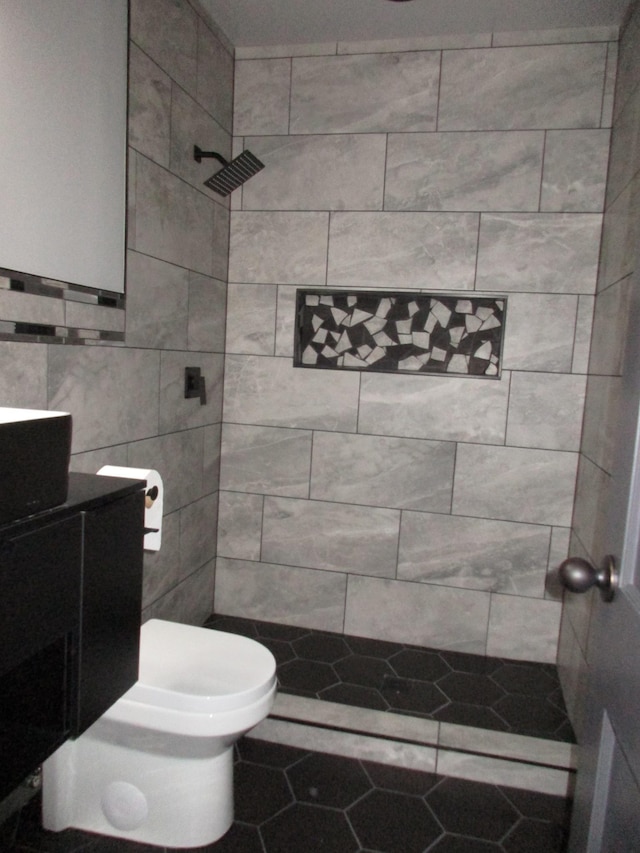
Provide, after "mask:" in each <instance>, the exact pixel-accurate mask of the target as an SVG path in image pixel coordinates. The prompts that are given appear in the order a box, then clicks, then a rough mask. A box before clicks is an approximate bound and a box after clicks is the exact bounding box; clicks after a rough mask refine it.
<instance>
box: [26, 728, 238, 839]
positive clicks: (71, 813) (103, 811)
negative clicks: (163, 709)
mask: <svg viewBox="0 0 640 853" xmlns="http://www.w3.org/2000/svg"><path fill="white" fill-rule="evenodd" d="M105 726H106V731H103V730H102V729H103V728H104V727H105ZM110 729H111V727H110V726H109V724H108V723H105V722H104V721H102V720H99V721H98V722H97V723H95V724H94V725H93V726H92V727H91V728H90V729H89V730H88V731H87V732H85V733H84V734H83V735H81V736H80V737H79V738H78V739H77V740H72V741H67V742H66V743H65V744H63V746H61V747H60V749H58V750H57V752H55V753H54V754H53V755H52V756H51V757H50V758H49V759H47V761H45V763H44V765H43V789H42V795H43V797H42V823H43V826H44V827H45V829H49V830H52V831H53V832H60V831H61V830H63V829H67V828H70V827H74V828H76V829H84V830H87V831H88V832H96V833H99V834H101V835H108V836H112V837H115V838H124V839H127V840H128V841H139V842H142V843H145V844H152V845H158V846H160V847H203V846H205V845H207V844H211V843H212V842H214V841H216V840H217V839H219V838H221V837H222V836H223V835H224V834H225V832H227V830H228V829H229V828H230V826H231V824H232V823H233V747H232V746H229V747H228V748H225V749H224V750H223V751H222V752H219V754H217V755H215V756H214V757H206V758H197V759H196V758H194V757H193V756H184V755H167V754H166V753H165V754H161V752H160V751H158V752H157V753H156V751H155V749H151V750H148V747H149V744H148V743H146V744H144V746H145V747H146V748H145V749H139V750H137V749H132V746H131V744H130V743H128V744H126V745H123V744H118V743H114V742H108V741H109V739H111V740H113V732H112V731H110ZM103 735H105V736H106V735H108V737H103ZM152 737H153V736H152ZM142 740H143V741H144V740H145V738H144V736H143V738H142ZM142 745H143V744H142V743H141V746H142Z"/></svg>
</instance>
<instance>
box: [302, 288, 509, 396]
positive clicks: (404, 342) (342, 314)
mask: <svg viewBox="0 0 640 853" xmlns="http://www.w3.org/2000/svg"><path fill="white" fill-rule="evenodd" d="M506 302H507V300H506V299H505V298H499V299H495V298H490V297H483V296H467V295H465V296H451V295H445V294H439V293H429V294H424V293H415V292H407V293H400V292H391V291H347V290H321V291H320V290H302V289H299V290H298V291H297V303H296V341H295V352H294V365H295V366H296V367H316V368H329V369H344V370H370V371H379V372H387V373H413V374H415V373H427V374H433V373H437V374H447V375H462V376H482V377H488V378H492V379H498V378H499V377H500V366H501V365H500V359H501V352H502V341H503V331H504V323H505V314H506Z"/></svg>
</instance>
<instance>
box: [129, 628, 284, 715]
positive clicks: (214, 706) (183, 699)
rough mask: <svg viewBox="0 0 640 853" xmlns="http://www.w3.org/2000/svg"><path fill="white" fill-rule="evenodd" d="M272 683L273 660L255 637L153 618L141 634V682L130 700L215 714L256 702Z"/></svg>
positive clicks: (133, 690) (274, 669)
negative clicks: (253, 638) (250, 637)
mask: <svg viewBox="0 0 640 853" xmlns="http://www.w3.org/2000/svg"><path fill="white" fill-rule="evenodd" d="M275 682H276V661H275V658H274V657H273V655H272V654H271V652H270V651H269V649H267V648H265V646H263V645H261V643H258V642H256V640H251V639H249V638H248V637H242V636H240V635H238V634H228V633H226V632H224V631H214V630H211V629H209V628H197V627H194V626H192V625H181V624H179V623H177V622H167V621H165V620H162V619H151V620H149V621H148V622H145V624H144V625H143V626H142V629H141V632H140V669H139V680H138V682H137V683H136V684H135V685H134V687H133V688H132V691H130V693H131V692H132V693H133V694H134V695H131V696H130V698H132V699H139V700H140V701H144V702H150V703H153V704H155V705H162V706H164V707H167V708H175V709H176V710H181V711H192V712H198V713H217V712H219V711H229V710H233V709H236V708H241V707H243V706H246V705H250V704H252V703H253V702H256V701H258V700H259V699H260V698H262V697H263V696H265V695H266V694H267V693H269V692H270V691H271V690H272V689H273V687H274V685H275Z"/></svg>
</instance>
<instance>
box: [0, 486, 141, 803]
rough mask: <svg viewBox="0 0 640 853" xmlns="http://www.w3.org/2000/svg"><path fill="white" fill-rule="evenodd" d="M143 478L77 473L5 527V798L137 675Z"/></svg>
mask: <svg viewBox="0 0 640 853" xmlns="http://www.w3.org/2000/svg"><path fill="white" fill-rule="evenodd" d="M144 485H145V484H144V481H140V480H127V479H121V478H114V477H102V476H97V475H92V474H71V475H70V478H69V494H68V498H67V501H66V503H64V504H62V505H61V506H59V507H55V508H54V509H50V510H47V511H46V512H41V513H39V514H37V515H33V516H29V517H28V518H25V519H21V520H20V521H15V522H13V523H11V524H7V525H4V526H2V527H0V799H2V798H4V797H5V796H6V795H8V794H9V793H10V792H11V791H12V790H13V789H14V788H15V787H16V786H17V785H19V784H20V782H22V780H23V779H24V778H25V777H26V776H27V775H28V774H29V773H31V772H32V771H33V770H34V769H35V768H36V767H37V766H38V765H39V764H40V763H41V762H42V761H44V759H45V758H47V757H48V756H49V755H51V753H52V752H54V751H55V750H56V749H57V747H58V746H60V745H61V744H62V743H63V742H64V741H65V740H66V739H67V738H69V737H74V736H77V735H78V734H80V733H81V732H83V731H84V730H85V729H86V728H88V727H89V726H90V725H91V724H92V723H93V722H95V720H97V719H98V717H99V716H100V715H101V714H102V713H104V711H106V709H107V708H108V707H109V706H110V705H112V704H113V703H114V702H115V701H116V700H117V699H118V698H119V697H120V696H121V695H122V694H123V693H124V692H125V691H126V690H127V689H128V688H129V687H130V686H131V685H132V684H133V683H134V682H135V681H136V679H137V677H138V652H139V635H140V611H141V604H142V601H141V598H142V557H143V536H144Z"/></svg>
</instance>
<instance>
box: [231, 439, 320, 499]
mask: <svg viewBox="0 0 640 853" xmlns="http://www.w3.org/2000/svg"><path fill="white" fill-rule="evenodd" d="M310 468H311V432H309V431H307V430H299V429H277V428H274V427H261V426H243V425H241V424H229V423H227V424H225V425H224V429H223V432H222V464H221V472H220V488H221V489H228V490H229V491H238V492H256V493H257V494H266V495H286V496H288V497H296V498H307V497H309V472H310Z"/></svg>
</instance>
